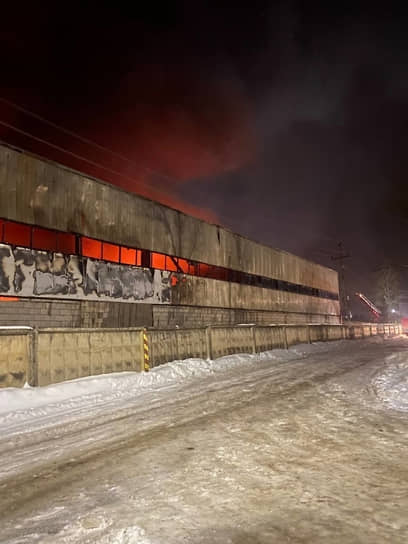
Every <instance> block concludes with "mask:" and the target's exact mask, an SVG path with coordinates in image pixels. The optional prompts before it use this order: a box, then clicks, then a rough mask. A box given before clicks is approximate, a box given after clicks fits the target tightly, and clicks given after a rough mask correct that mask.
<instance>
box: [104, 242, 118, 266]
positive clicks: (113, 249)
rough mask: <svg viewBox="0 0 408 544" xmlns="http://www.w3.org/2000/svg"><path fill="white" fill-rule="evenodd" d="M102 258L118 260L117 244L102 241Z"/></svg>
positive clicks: (116, 261)
mask: <svg viewBox="0 0 408 544" xmlns="http://www.w3.org/2000/svg"><path fill="white" fill-rule="evenodd" d="M102 259H104V260H105V261H113V262H115V263H118V262H119V246H117V245H116V244H108V242H103V244H102Z"/></svg>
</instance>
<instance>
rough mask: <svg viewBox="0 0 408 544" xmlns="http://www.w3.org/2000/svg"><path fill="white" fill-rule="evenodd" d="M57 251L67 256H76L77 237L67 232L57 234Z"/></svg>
mask: <svg viewBox="0 0 408 544" xmlns="http://www.w3.org/2000/svg"><path fill="white" fill-rule="evenodd" d="M57 251H60V252H61V253H65V254H66V255H74V254H75V253H76V243H75V235H74V234H68V233H66V232H58V233H57Z"/></svg>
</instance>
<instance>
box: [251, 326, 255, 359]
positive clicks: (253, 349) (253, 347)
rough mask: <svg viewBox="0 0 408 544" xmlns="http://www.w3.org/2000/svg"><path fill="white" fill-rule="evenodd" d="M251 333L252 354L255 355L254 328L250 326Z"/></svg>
mask: <svg viewBox="0 0 408 544" xmlns="http://www.w3.org/2000/svg"><path fill="white" fill-rule="evenodd" d="M251 332H252V353H254V354H255V353H256V338H255V326H254V325H252V326H251Z"/></svg>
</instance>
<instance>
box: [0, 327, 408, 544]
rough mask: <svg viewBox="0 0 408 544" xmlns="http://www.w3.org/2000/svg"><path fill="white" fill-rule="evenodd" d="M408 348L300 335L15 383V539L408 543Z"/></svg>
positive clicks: (4, 399) (396, 342)
mask: <svg viewBox="0 0 408 544" xmlns="http://www.w3.org/2000/svg"><path fill="white" fill-rule="evenodd" d="M407 348H408V339H404V338H399V339H398V338H397V339H392V340H391V339H390V340H385V341H383V340H382V339H381V338H373V339H370V340H362V341H359V340H358V341H339V342H333V343H329V344H314V345H300V346H295V347H293V348H291V349H289V350H287V351H286V350H274V351H272V352H268V353H265V354H261V355H259V356H253V355H245V354H243V355H234V356H228V357H224V358H221V359H218V360H216V361H202V360H198V359H192V360H188V361H183V362H181V361H174V362H172V363H168V364H167V365H163V366H161V367H158V368H156V369H153V370H152V371H151V372H150V373H147V374H136V373H135V374H133V373H126V374H112V375H104V376H94V377H89V378H85V379H81V380H74V381H71V382H64V383H61V384H57V385H52V386H48V387H43V388H38V389H33V388H24V389H19V390H17V389H8V390H3V391H0V418H1V419H0V431H1V432H2V440H1V441H0V514H1V520H2V528H1V531H0V543H2V544H3V543H7V544H39V543H41V544H55V543H57V542H58V543H59V542H61V543H63V544H90V543H98V544H99V543H102V544H108V543H109V544H110V543H113V544H179V543H181V542H185V543H187V544H190V543H191V544H221V543H222V544H228V543H229V544H249V543H251V544H252V543H255V542H256V543H259V544H269V543H272V542H294V543H301V542H302V543H303V542H304V543H309V542H310V543H313V544H323V543H324V544H326V543H327V542H331V543H334V544H343V543H344V542H356V543H357V542H358V543H364V544H366V543H367V544H370V543H373V544H376V543H379V542H381V543H382V542H392V543H393V544H405V543H406V542H408V521H407V516H406V512H407V511H408V498H407V492H406V490H407V488H408V472H407V470H406V466H405V465H406V463H405V458H404V452H405V451H407V448H408V421H407V418H406V411H404V410H402V409H401V407H402V408H404V406H405V405H406V374H407V373H406V371H407V369H408V363H407V361H408V349H407ZM390 408H392V409H390ZM395 408H396V409H395Z"/></svg>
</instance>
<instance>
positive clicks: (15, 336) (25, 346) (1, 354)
mask: <svg viewBox="0 0 408 544" xmlns="http://www.w3.org/2000/svg"><path fill="white" fill-rule="evenodd" d="M31 371H32V337H31V336H30V335H29V334H27V331H18V330H15V331H10V330H7V331H4V330H3V331H1V330H0V387H21V386H23V385H24V384H25V382H28V381H31V380H32V375H31Z"/></svg>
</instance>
